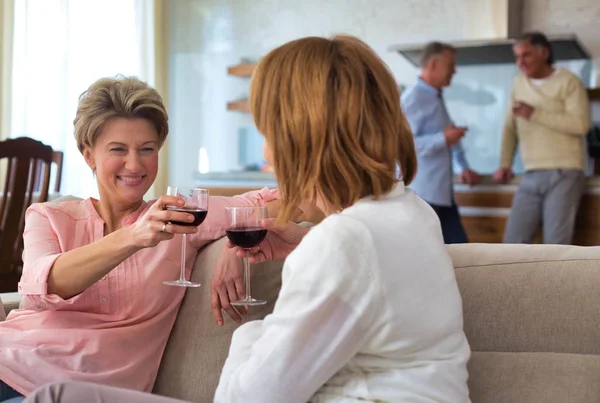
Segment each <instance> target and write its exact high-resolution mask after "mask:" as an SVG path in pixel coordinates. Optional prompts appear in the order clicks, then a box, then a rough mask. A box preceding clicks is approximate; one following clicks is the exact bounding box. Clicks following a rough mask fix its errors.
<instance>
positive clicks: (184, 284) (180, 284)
mask: <svg viewBox="0 0 600 403" xmlns="http://www.w3.org/2000/svg"><path fill="white" fill-rule="evenodd" d="M163 284H164V285H172V286H174V287H200V286H201V285H202V284H200V283H192V282H191V281H187V280H175V281H163Z"/></svg>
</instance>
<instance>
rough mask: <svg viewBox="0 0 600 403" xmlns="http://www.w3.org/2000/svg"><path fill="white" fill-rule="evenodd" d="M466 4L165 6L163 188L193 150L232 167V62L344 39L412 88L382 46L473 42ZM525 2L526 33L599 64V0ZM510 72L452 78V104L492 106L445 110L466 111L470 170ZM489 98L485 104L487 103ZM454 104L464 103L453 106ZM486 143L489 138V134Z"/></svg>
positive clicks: (359, 0)
mask: <svg viewBox="0 0 600 403" xmlns="http://www.w3.org/2000/svg"><path fill="white" fill-rule="evenodd" d="M472 1H473V0H329V1H326V0H318V1H317V0H304V1H301V2H298V1H295V0H252V1H249V0H176V1H171V2H170V5H171V7H172V10H171V16H172V21H171V27H172V32H171V49H170V77H169V83H170V93H169V101H170V113H171V122H172V134H173V135H172V137H171V140H170V141H171V143H170V144H171V145H170V152H171V159H170V161H171V182H173V181H176V182H182V183H184V182H186V181H191V178H192V177H193V173H194V171H195V170H196V169H197V166H198V150H199V148H200V147H206V148H207V149H208V153H209V158H210V167H211V171H225V170H230V169H234V168H236V167H237V161H238V131H240V130H248V131H252V130H253V124H252V121H251V119H250V117H249V116H248V115H246V114H241V113H237V112H229V111H227V110H226V104H227V101H229V100H233V99H236V98H241V97H244V96H245V95H247V88H248V84H249V80H248V79H242V78H236V77H229V76H227V67H228V66H230V65H234V64H237V63H239V62H240V60H241V58H250V59H253V60H257V59H259V58H260V57H261V56H262V55H263V54H265V53H266V52H268V51H269V50H271V49H272V48H273V47H275V46H277V45H280V44H282V43H285V42H287V41H289V40H291V39H295V38H298V37H302V36H307V35H332V34H335V33H347V34H352V35H356V36H358V37H360V38H361V39H363V40H364V41H366V42H367V43H368V44H369V45H370V46H372V47H373V48H374V49H375V51H376V52H377V53H378V54H379V55H380V56H381V57H382V58H383V60H384V61H385V62H386V63H387V64H388V65H389V67H390V68H391V70H392V72H393V73H394V75H395V77H396V79H397V81H398V82H399V83H400V84H405V85H406V84H412V83H413V82H414V81H415V79H416V74H417V71H416V70H415V69H414V68H413V67H412V66H411V65H410V64H409V63H408V62H406V61H405V60H404V59H403V58H402V57H401V56H400V55H398V54H397V53H392V52H389V51H388V50H387V49H388V47H389V46H390V45H394V44H402V43H415V42H419V43H420V42H424V41H428V40H434V39H435V40H443V41H453V40H461V39H472V38H468V32H467V29H468V27H469V24H467V23H466V21H467V18H469V14H470V13H469V12H468V10H469V7H468V5H469V3H470V2H472ZM524 2H525V16H524V19H525V27H524V28H525V29H531V28H537V29H542V30H544V31H546V32H548V33H568V32H569V33H570V32H574V33H577V34H579V35H581V37H582V39H583V41H584V43H585V45H586V46H587V47H588V49H589V50H590V51H592V52H593V54H594V55H595V56H596V57H598V56H600V36H598V35H595V36H594V32H593V28H592V24H593V20H594V17H595V19H596V21H597V20H598V17H599V14H600V1H597V0H524ZM549 8H551V10H550V9H549ZM513 74H514V69H512V67H510V66H505V67H503V68H499V69H497V70H495V71H494V70H485V71H482V70H476V71H475V72H473V71H469V70H465V71H459V74H458V75H457V77H456V78H457V80H456V81H455V85H457V87H455V88H453V90H454V95H455V97H456V96H458V97H459V98H460V97H461V96H467V97H468V96H470V97H471V98H470V99H471V101H472V102H475V103H477V102H479V101H480V100H481V99H483V100H485V99H493V102H494V105H495V107H494V108H492V106H493V105H492V106H490V107H489V108H488V109H484V110H479V109H473V108H474V107H475V106H476V105H470V106H467V107H465V105H464V102H463V101H464V100H463V101H458V103H455V105H454V106H452V105H449V107H450V108H451V110H452V109H454V110H455V111H456V110H462V111H468V113H463V116H457V120H458V119H462V120H463V121H460V122H457V123H467V124H471V125H473V127H474V131H473V133H472V134H473V135H472V136H471V139H470V140H469V141H468V142H466V146H467V148H470V149H473V148H477V150H478V152H477V153H473V152H472V154H473V155H478V156H479V157H480V158H479V159H478V158H474V159H475V161H474V165H475V168H479V169H482V168H483V167H484V164H485V161H488V165H489V161H490V158H492V159H493V158H495V155H496V153H497V145H496V143H495V142H496V139H497V138H498V130H499V129H498V128H499V125H500V124H501V115H502V114H503V111H502V109H501V108H500V109H499V108H498V107H497V105H504V104H505V103H506V100H505V97H506V93H507V88H506V87H507V86H509V83H510V79H511V77H512V75H513ZM475 76H478V78H483V79H485V78H486V77H489V81H490V84H485V85H483V86H482V84H481V83H480V82H475V81H473V79H472V78H473V77H475ZM461 85H462V87H461ZM456 88H458V90H456ZM461 91H462V92H461ZM465 91H466V93H465ZM457 94H458V95H457ZM461 94H462V95H461ZM473 94H475V98H473ZM477 94H479V95H477ZM486 94H487V95H486ZM490 94H491V96H492V98H490V97H489V96H488V95H490ZM448 95H449V97H450V98H452V95H453V92H452V91H449V93H448ZM477 96H480V97H483V98H477ZM486 97H487V98H486ZM450 102H452V100H451V101H450ZM460 102H463V105H462V106H461V104H460ZM490 102H491V101H490ZM490 105H491V104H490ZM465 115H466V117H465ZM492 135H493V136H494V137H493V138H492V139H491V138H490V137H489V136H492ZM490 139H491V140H490ZM260 141H261V140H260V137H259V136H258V135H256V134H254V138H253V139H252V140H251V141H250V142H251V143H252V142H254V143H256V144H255V148H259V143H260ZM484 157H485V158H484ZM485 168H486V169H488V168H489V167H487V166H486V167H485Z"/></svg>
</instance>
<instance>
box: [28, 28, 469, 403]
mask: <svg viewBox="0 0 600 403" xmlns="http://www.w3.org/2000/svg"><path fill="white" fill-rule="evenodd" d="M250 108H251V111H252V115H253V117H254V120H255V122H256V125H257V127H258V129H259V130H260V131H261V132H262V133H263V134H264V136H265V138H266V141H267V153H266V154H267V158H268V159H271V160H272V163H273V166H274V169H275V174H276V175H277V178H278V182H279V185H280V188H279V190H280V192H281V193H282V198H281V200H282V206H281V212H280V217H279V221H280V222H281V223H285V222H286V221H287V220H288V219H289V217H291V215H292V213H293V211H294V210H295V208H296V206H298V205H300V204H301V203H307V204H310V205H316V206H317V207H319V208H320V209H321V210H322V211H324V212H325V213H326V215H327V217H326V218H325V220H323V221H322V222H321V223H320V224H319V225H317V226H315V227H313V228H312V229H311V230H310V231H309V230H306V229H304V228H302V227H300V226H297V225H293V224H286V225H283V226H276V227H275V226H270V229H271V231H270V232H269V235H268V236H267V239H265V241H264V242H263V243H262V244H261V245H260V249H255V250H254V251H253V252H254V253H253V254H252V259H253V260H254V261H261V260H265V259H274V258H285V264H284V268H283V273H282V287H281V292H280V294H279V298H278V300H277V303H276V305H275V309H274V311H273V313H272V314H271V315H269V316H267V317H266V318H265V319H264V320H262V321H253V322H249V323H246V324H244V325H242V326H240V327H239V328H238V329H237V330H236V331H235V333H234V334H233V338H232V341H231V347H230V351H229V357H228V358H227V362H226V363H225V366H224V368H223V371H222V374H221V379H220V383H219V387H218V389H217V391H216V395H215V401H216V402H227V403H235V402H261V403H266V402H269V403H277V402H286V403H294V402H307V401H311V402H342V401H343V402H351V401H356V402H358V401H361V402H438V403H439V402H448V403H465V402H469V392H468V388H467V361H468V359H469V356H470V349H469V345H468V343H467V340H466V337H465V334H464V332H463V319H462V303H461V297H460V294H459V291H458V287H457V284H456V279H455V275H454V268H453V267H452V262H451V260H450V257H449V255H448V253H447V252H446V248H445V246H444V240H443V237H442V232H441V229H440V222H439V220H438V218H437V215H436V214H435V212H434V211H433V210H432V208H431V207H430V206H429V205H428V204H427V203H426V202H425V201H423V200H422V199H420V198H419V197H417V196H416V195H415V194H414V192H412V191H411V190H410V189H408V188H407V187H406V185H408V184H409V183H410V182H411V180H412V178H413V176H414V174H415V171H416V155H415V148H414V144H413V138H412V135H411V132H410V130H409V128H408V125H407V123H406V120H405V118H404V116H403V115H402V112H401V110H400V105H399V96H398V90H397V86H396V84H395V82H394V79H393V77H392V75H391V74H390V72H389V71H388V69H387V68H386V66H385V65H384V64H383V62H382V61H381V60H380V59H379V57H377V56H376V54H375V53H374V52H373V51H372V50H371V49H370V48H369V47H368V46H367V45H365V44H364V43H363V42H361V41H359V40H358V39H356V38H352V37H344V36H342V37H335V38H333V39H323V38H304V39H300V40H296V41H293V42H290V43H287V44H285V45H283V46H281V47H279V48H277V49H275V50H273V51H271V52H270V53H269V54H267V55H266V56H265V57H264V58H263V59H262V60H261V61H260V63H259V65H258V67H257V68H256V71H255V73H254V76H253V78H252V85H251V95H250ZM398 166H399V167H400V168H401V171H402V174H403V177H402V180H399V179H398V178H397V175H396V168H397V167H398ZM239 253H240V254H242V252H241V251H240V252H239ZM200 365H201V364H200ZM92 392H93V393H94V394H96V395H97V396H100V397H99V399H98V400H96V401H97V402H100V401H103V400H101V399H102V398H104V399H106V401H111V402H138V401H139V402H149V403H160V402H165V403H167V402H170V401H171V400H169V399H164V398H161V397H156V396H148V395H137V394H135V393H130V392H127V391H125V392H123V391H119V390H116V389H110V388H108V389H106V388H102V387H97V386H93V385H82V384H58V385H52V386H49V387H46V388H43V389H41V390H40V391H39V392H37V393H36V395H37V396H38V399H37V400H34V399H32V400H31V401H32V402H46V401H47V402H50V401H58V400H53V399H56V397H57V396H59V395H60V396H62V397H63V400H60V401H61V402H76V401H77V397H78V396H79V397H81V396H86V395H90V394H92ZM69 399H70V400H69Z"/></svg>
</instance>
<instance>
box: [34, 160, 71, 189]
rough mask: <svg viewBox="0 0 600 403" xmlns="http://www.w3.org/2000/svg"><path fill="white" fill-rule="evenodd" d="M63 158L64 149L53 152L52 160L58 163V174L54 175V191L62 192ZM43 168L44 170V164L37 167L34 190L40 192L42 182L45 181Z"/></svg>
mask: <svg viewBox="0 0 600 403" xmlns="http://www.w3.org/2000/svg"><path fill="white" fill-rule="evenodd" d="M63 159H64V154H63V152H62V151H53V152H52V162H53V163H54V164H55V165H56V175H55V177H54V193H60V184H61V179H62V166H63ZM43 170H44V165H43V164H39V165H38V167H37V171H36V175H35V186H34V191H35V192H36V193H39V192H40V191H41V188H42V184H43V181H44V178H43V174H44V172H43Z"/></svg>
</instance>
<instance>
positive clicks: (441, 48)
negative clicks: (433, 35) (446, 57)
mask: <svg viewBox="0 0 600 403" xmlns="http://www.w3.org/2000/svg"><path fill="white" fill-rule="evenodd" d="M446 51H448V52H452V53H456V48H455V47H454V46H452V45H450V44H448V43H443V42H429V43H428V44H427V45H425V47H424V48H423V51H422V52H421V67H425V66H427V63H428V62H429V60H431V58H432V57H435V56H439V55H441V54H442V53H444V52H446Z"/></svg>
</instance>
